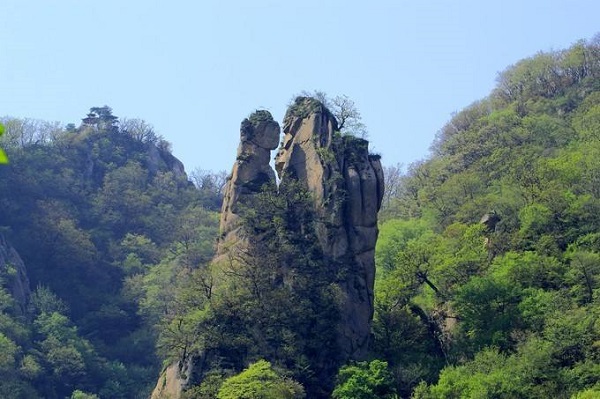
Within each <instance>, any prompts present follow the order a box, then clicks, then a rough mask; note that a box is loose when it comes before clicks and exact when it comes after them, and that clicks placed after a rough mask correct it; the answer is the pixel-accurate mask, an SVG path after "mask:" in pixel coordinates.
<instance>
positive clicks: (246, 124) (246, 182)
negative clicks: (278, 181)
mask: <svg viewBox="0 0 600 399" xmlns="http://www.w3.org/2000/svg"><path fill="white" fill-rule="evenodd" d="M279 135H280V128H279V124H278V123H277V122H275V121H274V120H273V117H272V116H271V114H270V113H269V112H268V111H256V112H255V113H253V114H252V115H251V116H250V117H249V118H248V119H244V120H243V121H242V124H241V127H240V145H239V147H238V152H237V157H236V161H235V163H234V165H233V169H232V171H231V176H230V177H229V180H228V182H227V185H226V187H225V193H224V198H223V206H222V207H221V222H220V231H221V239H220V246H219V249H218V251H217V252H218V254H223V253H224V252H225V248H224V246H223V245H224V244H226V243H232V242H235V241H237V240H238V239H239V238H240V237H239V236H238V234H237V231H238V230H239V227H240V226H239V218H240V216H239V212H240V207H243V206H244V205H245V204H248V203H249V202H250V199H251V198H252V196H254V195H255V194H257V193H258V192H260V191H261V189H262V188H263V186H264V185H265V184H267V185H270V186H271V187H272V188H273V190H275V189H276V185H275V172H274V171H273V169H272V168H271V166H270V165H269V162H270V160H271V151H272V150H274V149H276V148H277V145H278V144H279Z"/></svg>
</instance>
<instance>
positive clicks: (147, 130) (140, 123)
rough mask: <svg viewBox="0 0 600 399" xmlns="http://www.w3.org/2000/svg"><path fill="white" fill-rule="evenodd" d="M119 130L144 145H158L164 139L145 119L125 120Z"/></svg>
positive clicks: (120, 124)
mask: <svg viewBox="0 0 600 399" xmlns="http://www.w3.org/2000/svg"><path fill="white" fill-rule="evenodd" d="M119 128H120V130H121V132H122V133H125V134H127V135H129V136H131V137H132V138H133V139H134V140H137V141H139V142H141V143H144V144H149V143H151V144H156V143H158V142H159V141H160V140H162V137H161V136H160V135H158V134H156V132H155V131H154V127H153V126H152V125H151V124H149V123H148V122H146V121H145V120H143V119H135V118H132V119H129V118H123V120H121V122H120V123H119Z"/></svg>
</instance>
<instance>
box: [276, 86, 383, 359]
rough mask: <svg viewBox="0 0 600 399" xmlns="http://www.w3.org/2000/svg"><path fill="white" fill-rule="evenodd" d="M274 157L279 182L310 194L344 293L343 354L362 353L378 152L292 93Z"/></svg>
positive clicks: (368, 314) (379, 180)
mask: <svg viewBox="0 0 600 399" xmlns="http://www.w3.org/2000/svg"><path fill="white" fill-rule="evenodd" d="M283 132H284V134H285V136H284V138H283V142H282V144H281V148H280V149H279V152H278V154H277V157H276V159H275V167H276V169H277V173H278V175H279V179H280V180H281V184H286V181H287V180H288V179H295V180H297V181H299V182H300V183H301V184H304V185H305V187H306V188H307V189H308V190H309V191H310V193H311V194H312V197H313V201H314V207H315V211H316V215H317V221H316V233H317V237H318V239H319V244H320V246H321V249H322V252H323V255H324V256H325V257H326V258H328V260H329V262H328V263H329V264H330V265H333V266H332V267H338V268H339V269H342V270H336V274H337V275H339V276H343V277H342V278H341V281H337V284H338V285H339V286H340V288H341V291H342V292H343V294H344V298H343V300H342V306H341V309H340V312H341V315H340V316H341V321H340V324H339V328H338V344H339V349H340V350H341V352H342V357H343V358H344V359H362V358H364V357H365V356H366V354H367V348H368V340H369V335H370V326H371V319H372V316H373V285H374V279H375V243H376V241H377V233H378V230H377V212H378V211H379V208H380V207H381V201H382V199H383V190H384V187H383V169H382V167H381V163H380V161H379V156H374V155H369V150H368V144H369V143H368V142H367V141H366V140H363V139H360V138H356V137H352V136H342V135H341V134H340V133H339V132H337V122H336V120H335V118H334V117H333V115H332V114H331V112H330V111H329V110H328V109H327V108H325V107H324V106H323V105H322V104H321V103H320V102H318V101H317V100H315V99H312V98H305V97H299V98H297V99H296V101H295V103H294V104H293V105H292V106H291V107H290V108H289V110H288V112H287V115H286V117H285V121H284V127H283Z"/></svg>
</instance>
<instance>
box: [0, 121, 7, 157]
mask: <svg viewBox="0 0 600 399" xmlns="http://www.w3.org/2000/svg"><path fill="white" fill-rule="evenodd" d="M3 134H4V125H3V124H2V123H0V137H2V135H3ZM7 163H8V157H7V156H6V153H5V152H4V150H3V149H2V148H0V165H1V164H7Z"/></svg>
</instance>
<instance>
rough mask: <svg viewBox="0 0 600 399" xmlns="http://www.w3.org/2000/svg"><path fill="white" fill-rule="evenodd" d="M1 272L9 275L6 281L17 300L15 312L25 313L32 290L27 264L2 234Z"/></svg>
mask: <svg viewBox="0 0 600 399" xmlns="http://www.w3.org/2000/svg"><path fill="white" fill-rule="evenodd" d="M0 272H1V273H2V274H5V275H8V276H9V278H8V280H7V281H6V282H5V283H6V284H8V289H9V291H10V294H11V295H12V297H13V298H14V300H15V307H16V309H15V312H16V313H17V314H21V315H24V314H25V312H26V310H27V301H28V300H29V295H30V294H31V290H30V287H29V278H28V277H27V270H26V269H25V264H24V263H23V260H21V257H20V256H19V254H18V253H17V251H16V250H15V249H14V248H13V247H12V246H11V245H10V244H8V243H7V242H6V240H5V239H4V237H3V236H2V235H1V234H0Z"/></svg>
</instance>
